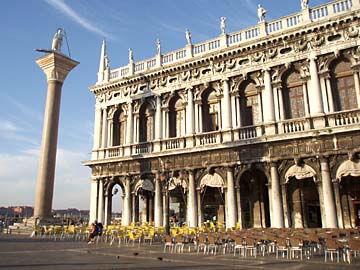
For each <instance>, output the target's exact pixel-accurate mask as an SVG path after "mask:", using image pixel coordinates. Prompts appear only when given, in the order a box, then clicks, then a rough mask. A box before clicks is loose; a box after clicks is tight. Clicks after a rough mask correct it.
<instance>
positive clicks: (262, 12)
mask: <svg viewBox="0 0 360 270" xmlns="http://www.w3.org/2000/svg"><path fill="white" fill-rule="evenodd" d="M265 14H266V10H265V8H263V7H262V6H261V5H260V4H259V5H258V17H259V22H263V21H265Z"/></svg>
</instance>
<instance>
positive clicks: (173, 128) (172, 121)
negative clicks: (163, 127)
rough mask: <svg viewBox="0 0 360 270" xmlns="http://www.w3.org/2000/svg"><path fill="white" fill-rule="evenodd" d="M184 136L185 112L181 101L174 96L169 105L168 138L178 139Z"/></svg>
mask: <svg viewBox="0 0 360 270" xmlns="http://www.w3.org/2000/svg"><path fill="white" fill-rule="evenodd" d="M184 134H185V110H184V107H183V105H182V100H181V98H180V97H179V96H178V95H175V96H174V97H173V98H172V99H171V101H170V103H169V137H170V138H174V137H180V136H183V135H184Z"/></svg>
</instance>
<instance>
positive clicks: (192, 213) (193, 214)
mask: <svg viewBox="0 0 360 270" xmlns="http://www.w3.org/2000/svg"><path fill="white" fill-rule="evenodd" d="M187 217H188V221H189V227H197V226H198V224H197V223H198V220H197V200H196V187H195V176H194V172H193V171H191V170H190V171H189V191H188V201H187Z"/></svg>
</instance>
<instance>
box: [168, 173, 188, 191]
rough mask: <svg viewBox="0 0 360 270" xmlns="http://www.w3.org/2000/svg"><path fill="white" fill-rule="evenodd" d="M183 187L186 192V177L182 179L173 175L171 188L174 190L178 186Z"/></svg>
mask: <svg viewBox="0 0 360 270" xmlns="http://www.w3.org/2000/svg"><path fill="white" fill-rule="evenodd" d="M178 186H180V187H182V188H183V189H184V192H186V190H187V183H186V181H185V180H184V179H180V178H177V177H172V178H171V180H170V183H169V190H174V189H175V188H176V187H178Z"/></svg>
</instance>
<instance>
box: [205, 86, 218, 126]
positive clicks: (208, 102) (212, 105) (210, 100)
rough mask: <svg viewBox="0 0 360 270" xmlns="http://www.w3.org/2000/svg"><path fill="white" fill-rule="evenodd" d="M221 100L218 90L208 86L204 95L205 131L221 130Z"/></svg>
mask: <svg viewBox="0 0 360 270" xmlns="http://www.w3.org/2000/svg"><path fill="white" fill-rule="evenodd" d="M218 116H219V102H218V97H217V96H216V92H215V90H214V89H212V88H208V89H207V90H206V91H205V92H204V93H203V95H202V122H203V132H211V131H215V130H219V125H220V121H219V120H220V119H219V117H218Z"/></svg>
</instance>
